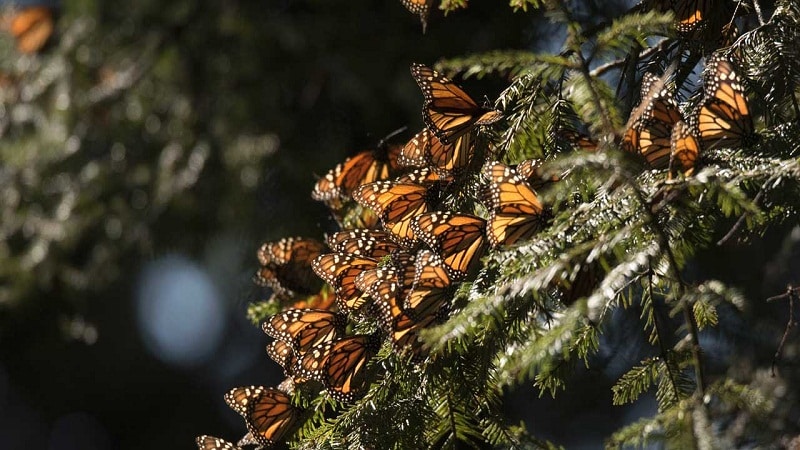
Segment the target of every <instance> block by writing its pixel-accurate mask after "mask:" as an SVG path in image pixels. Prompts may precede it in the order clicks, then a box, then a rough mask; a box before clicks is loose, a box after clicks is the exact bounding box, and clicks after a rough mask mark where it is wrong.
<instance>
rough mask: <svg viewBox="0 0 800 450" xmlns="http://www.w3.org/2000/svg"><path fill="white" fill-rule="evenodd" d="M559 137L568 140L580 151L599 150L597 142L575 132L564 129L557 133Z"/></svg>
mask: <svg viewBox="0 0 800 450" xmlns="http://www.w3.org/2000/svg"><path fill="white" fill-rule="evenodd" d="M557 135H558V137H560V138H562V139H564V140H566V141H567V142H569V143H570V144H571V145H573V146H575V147H578V149H579V150H585V151H589V152H593V151H596V150H597V141H595V140H594V139H592V138H591V137H589V136H587V135H585V134H583V133H579V132H577V131H575V130H569V129H562V130H558V131H557Z"/></svg>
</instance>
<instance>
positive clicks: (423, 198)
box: [353, 181, 438, 247]
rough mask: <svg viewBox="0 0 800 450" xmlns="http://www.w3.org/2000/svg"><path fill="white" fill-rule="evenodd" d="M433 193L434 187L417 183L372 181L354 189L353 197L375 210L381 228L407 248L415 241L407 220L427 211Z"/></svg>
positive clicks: (433, 195)
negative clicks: (381, 225)
mask: <svg viewBox="0 0 800 450" xmlns="http://www.w3.org/2000/svg"><path fill="white" fill-rule="evenodd" d="M437 193H438V189H431V188H429V187H426V186H423V185H419V184H409V183H396V182H393V181H376V182H374V183H370V184H365V185H363V186H361V187H360V188H358V190H357V191H356V192H355V193H354V194H353V199H354V200H355V201H357V202H358V203H359V204H361V205H363V206H365V207H367V208H370V209H372V210H373V211H375V212H376V213H377V214H378V217H380V219H381V223H383V227H384V229H385V230H387V231H388V232H390V233H391V234H392V236H394V237H395V240H396V241H397V242H398V243H400V245H402V246H404V247H409V246H411V245H413V243H414V240H415V237H414V232H413V230H412V229H411V219H412V218H413V217H415V216H417V215H419V214H422V213H424V212H425V211H427V210H428V207H429V204H430V203H432V202H433V201H435V199H436V194H437Z"/></svg>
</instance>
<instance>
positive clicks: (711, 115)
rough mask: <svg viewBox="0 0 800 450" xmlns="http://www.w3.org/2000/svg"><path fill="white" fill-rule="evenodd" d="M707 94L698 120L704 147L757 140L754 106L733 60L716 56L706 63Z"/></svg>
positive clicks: (743, 143) (735, 145) (749, 143)
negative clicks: (752, 107) (751, 107)
mask: <svg viewBox="0 0 800 450" xmlns="http://www.w3.org/2000/svg"><path fill="white" fill-rule="evenodd" d="M703 85H704V90H705V96H704V100H703V103H702V104H701V105H700V109H699V110H698V112H697V118H696V124H697V129H698V132H699V134H700V140H701V143H702V145H703V147H704V148H708V149H711V148H715V147H742V146H748V145H751V144H753V143H755V142H756V141H757V139H758V135H757V134H755V131H754V128H753V119H752V117H751V115H750V107H749V104H748V101H747V96H746V95H745V92H744V86H743V84H742V79H741V77H740V76H739V75H738V74H737V73H736V72H735V71H734V69H733V65H732V64H731V62H730V61H728V60H725V59H723V58H722V57H719V56H716V57H711V58H710V59H709V61H708V63H707V64H706V70H705V73H704V77H703Z"/></svg>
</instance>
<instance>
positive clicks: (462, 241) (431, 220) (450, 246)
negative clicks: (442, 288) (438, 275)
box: [412, 211, 486, 280]
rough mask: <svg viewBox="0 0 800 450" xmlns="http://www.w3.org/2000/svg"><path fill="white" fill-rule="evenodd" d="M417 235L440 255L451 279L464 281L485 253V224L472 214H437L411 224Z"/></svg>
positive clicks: (433, 213) (421, 217)
mask: <svg viewBox="0 0 800 450" xmlns="http://www.w3.org/2000/svg"><path fill="white" fill-rule="evenodd" d="M412 227H413V229H414V234H415V235H416V236H417V237H418V238H419V239H420V240H422V241H423V242H425V243H426V244H427V245H428V246H429V247H430V248H431V249H432V250H433V251H434V252H435V253H437V254H438V255H440V256H441V258H442V260H443V261H444V264H445V266H446V268H447V271H448V276H449V278H450V279H451V280H463V279H464V278H466V277H467V276H468V275H469V274H470V273H472V272H473V271H474V270H475V269H477V267H478V265H479V264H480V258H481V256H483V253H484V252H485V251H486V237H485V231H486V221H485V220H483V219H481V218H480V217H477V216H473V215H471V214H463V213H452V212H443V211H434V212H430V213H426V214H422V215H419V216H417V217H415V218H414V220H413V221H412Z"/></svg>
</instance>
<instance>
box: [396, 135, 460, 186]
mask: <svg viewBox="0 0 800 450" xmlns="http://www.w3.org/2000/svg"><path fill="white" fill-rule="evenodd" d="M474 152H475V146H474V143H473V141H472V136H471V135H470V133H466V134H464V135H462V136H460V137H458V138H457V139H456V140H455V142H453V143H452V144H445V143H443V142H442V141H441V140H439V138H438V137H436V135H435V134H433V132H431V131H430V130H429V129H425V130H422V131H420V132H419V133H417V135H416V136H414V137H413V138H412V139H411V140H410V141H408V143H407V144H406V145H405V146H404V147H403V151H402V152H401V153H400V157H399V158H398V161H399V163H400V164H402V165H406V166H414V167H430V168H431V169H432V170H433V171H434V172H435V173H436V174H437V175H439V176H440V177H442V178H446V177H450V176H457V175H458V174H459V172H460V171H461V170H462V169H463V168H464V167H466V166H467V165H468V164H469V162H470V160H471V159H472V156H473V154H474Z"/></svg>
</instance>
